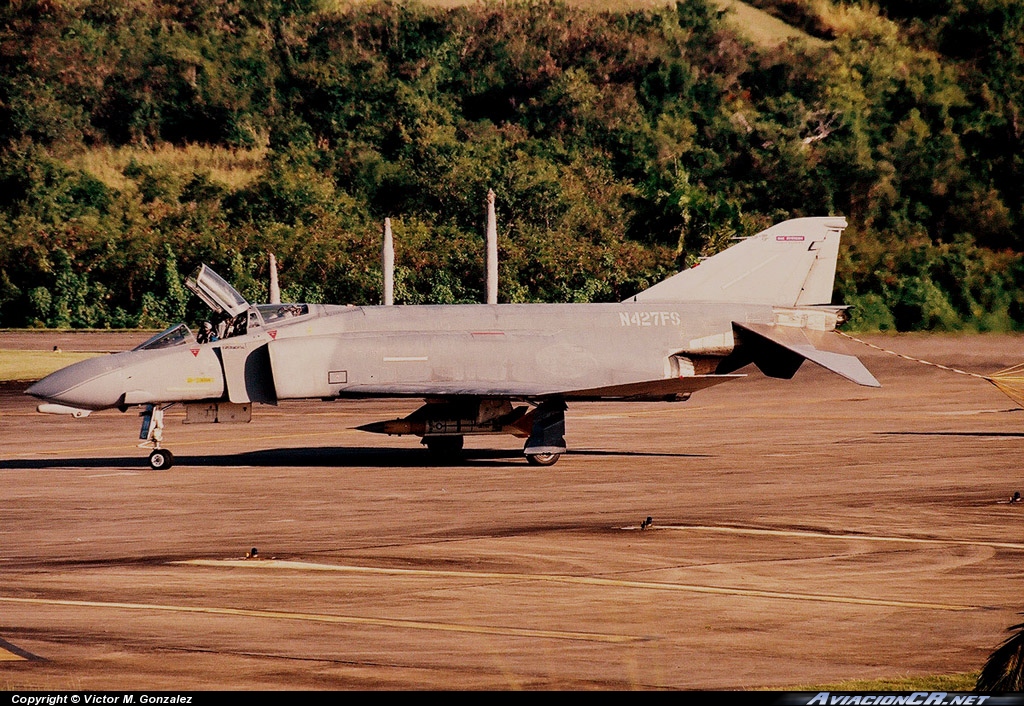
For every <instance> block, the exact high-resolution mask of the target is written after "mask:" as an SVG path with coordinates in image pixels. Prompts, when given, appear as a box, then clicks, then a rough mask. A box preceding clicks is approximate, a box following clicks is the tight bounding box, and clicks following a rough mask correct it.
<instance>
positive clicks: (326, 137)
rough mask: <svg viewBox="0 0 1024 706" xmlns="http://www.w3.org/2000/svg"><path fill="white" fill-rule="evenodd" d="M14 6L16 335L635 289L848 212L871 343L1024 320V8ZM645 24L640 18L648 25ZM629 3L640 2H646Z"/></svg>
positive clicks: (0, 179)
mask: <svg viewBox="0 0 1024 706" xmlns="http://www.w3.org/2000/svg"><path fill="white" fill-rule="evenodd" d="M751 4H754V5H756V6H758V7H761V8H762V9H765V10H767V11H769V12H771V13H773V14H775V15H777V16H778V17H781V18H783V19H785V20H786V21H787V22H789V23H790V24H792V25H794V26H796V27H800V28H801V29H802V30H804V31H805V32H807V33H808V34H809V35H810V36H811V37H813V38H815V40H816V41H801V40H798V39H797V40H791V41H788V42H786V43H783V44H780V45H777V46H771V47H766V46H763V45H757V44H754V43H752V42H750V41H748V40H747V39H745V38H744V36H743V34H742V33H741V32H738V31H737V29H736V27H735V25H733V24H730V23H729V22H728V21H727V20H728V17H726V16H724V14H723V11H722V10H720V9H719V7H718V6H717V5H716V4H714V2H712V0H685V1H684V2H679V3H676V4H674V5H671V6H669V5H666V6H665V7H664V8H658V7H655V6H653V4H647V5H645V4H642V3H641V4H636V3H634V4H632V5H631V4H630V3H628V2H623V9H622V10H619V11H615V12H597V11H594V10H588V9H585V8H583V7H581V6H579V5H577V4H568V5H567V4H561V3H557V2H522V3H519V2H500V3H499V2H481V3H478V4H468V3H467V4H464V5H462V4H458V3H444V4H438V5H430V4H416V3H396V2H384V3H370V2H360V3H342V2H326V1H322V0H321V1H318V0H208V1H207V2H203V3H181V2H172V1H171V0H95V1H91V0H11V1H9V2H6V3H2V4H0V65H2V70H0V326H3V327H22V326H55V327H57V326H60V327H65V326H72V327H134V326H159V325H162V324H164V323H168V322H171V321H174V320H180V319H181V318H183V317H187V316H191V315H194V314H195V312H194V311H190V310H189V309H188V307H189V306H194V304H192V303H190V301H189V298H188V297H187V296H186V292H185V290H184V289H183V287H182V278H183V275H184V274H187V272H188V271H189V270H191V268H194V267H196V266H198V264H199V263H201V262H206V263H208V264H210V265H211V266H212V267H214V269H216V270H218V271H219V272H221V273H222V274H223V275H225V277H226V278H228V279H229V280H231V281H232V282H233V283H235V284H236V286H238V287H239V289H240V290H241V291H242V292H243V293H244V294H246V295H247V296H248V297H250V298H251V299H252V300H265V299H266V296H267V290H266V282H267V267H268V265H267V254H268V253H274V254H275V255H276V256H277V258H278V261H279V262H280V276H281V282H282V288H283V297H284V298H285V299H290V300H299V301H309V302H320V301H329V302H338V303H378V302H379V301H380V298H381V274H380V264H379V261H380V257H379V252H380V240H381V235H380V234H381V226H382V222H383V219H384V218H385V217H390V219H391V222H392V226H393V230H394V236H395V242H396V264H397V268H396V289H395V296H396V302H398V303H459V302H474V301H482V300H483V289H484V262H483V253H484V248H483V245H482V237H483V230H484V221H483V217H484V200H485V196H486V194H487V191H488V189H493V190H494V191H495V192H496V194H497V210H498V224H499V247H500V253H501V261H500V278H501V283H500V298H501V300H502V301H516V302H522V301H560V302H561V301H616V300H621V299H624V298H626V297H628V296H630V295H632V294H633V293H635V292H637V291H638V290H639V289H641V288H644V287H646V286H649V285H651V284H653V283H654V282H656V281H658V280H659V279H661V278H663V277H665V276H667V275H668V274H670V273H672V272H674V271H676V270H678V269H680V268H682V267H686V266H689V265H692V264H693V263H695V262H696V261H698V260H699V258H700V257H703V256H706V255H708V254H711V253H714V252H716V251H717V250H719V249H721V248H723V247H725V246H726V245H728V244H729V242H730V241H731V239H733V238H736V237H743V236H748V235H752V234H753V233H755V232H757V231H758V230H761V229H763V228H765V227H767V226H769V225H771V224H772V223H774V222H777V221H780V220H783V219H785V218H790V217H795V216H805V215H829V214H839V215H845V216H846V217H847V218H848V220H849V222H850V228H849V229H848V230H847V231H846V235H845V237H844V248H843V250H842V254H841V261H840V266H839V276H838V279H837V292H836V301H844V302H846V303H848V304H851V305H853V306H854V307H855V309H854V316H853V322H852V323H853V325H854V326H855V327H856V328H859V329H862V330H864V329H882V330H893V329H896V330H924V329H945V330H949V329H969V330H1024V3H1021V2H1019V0H881V1H877V2H875V3H872V4H870V5H869V4H860V3H841V2H828V1H827V0H752V2H751ZM631 7H632V8H634V9H630V8H631ZM637 8H638V9H637Z"/></svg>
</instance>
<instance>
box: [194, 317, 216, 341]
mask: <svg viewBox="0 0 1024 706" xmlns="http://www.w3.org/2000/svg"><path fill="white" fill-rule="evenodd" d="M216 340H217V334H216V332H215V331H214V330H213V324H211V323H210V322H209V321H204V322H203V325H202V326H200V327H199V331H198V333H196V342H197V343H210V342H211V341H216Z"/></svg>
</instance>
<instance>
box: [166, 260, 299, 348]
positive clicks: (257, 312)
mask: <svg viewBox="0 0 1024 706" xmlns="http://www.w3.org/2000/svg"><path fill="white" fill-rule="evenodd" d="M185 286H186V287H188V288H189V289H190V290H191V291H192V292H193V293H194V294H195V295H196V296H197V297H199V298H200V299H202V300H203V301H204V302H205V303H206V305H207V306H209V307H210V308H211V309H212V310H213V311H214V313H215V314H217V318H218V321H216V322H215V323H214V324H213V326H212V329H213V330H212V335H211V333H208V332H207V331H200V336H198V337H197V339H196V340H197V341H198V342H199V343H208V342H210V341H212V340H218V339H225V338H232V337H234V336H241V335H243V334H245V333H249V332H251V331H252V330H253V329H255V328H261V327H263V326H265V325H267V324H271V323H276V322H278V321H281V320H283V319H289V318H293V317H296V316H305V315H306V314H308V313H309V305H308V304H259V305H257V306H252V305H250V304H249V302H247V301H246V300H245V297H243V296H242V295H241V294H239V293H238V290H236V289H235V288H234V287H232V286H231V285H230V284H228V282H227V281H226V280H225V279H224V278H223V277H221V276H220V275H218V274H217V273H216V272H214V271H213V270H211V269H210V268H209V267H207V266H206V265H200V266H199V268H198V269H197V270H196V271H195V272H193V273H192V274H191V275H189V276H188V277H187V278H186V279H185ZM190 335H191V334H190Z"/></svg>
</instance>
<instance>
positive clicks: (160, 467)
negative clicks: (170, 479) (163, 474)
mask: <svg viewBox="0 0 1024 706" xmlns="http://www.w3.org/2000/svg"><path fill="white" fill-rule="evenodd" d="M173 465H174V454H172V453H171V452H170V451H168V450H167V449H154V451H153V453H151V454H150V455H149V467H150V468H152V469H153V470H154V471H166V470H167V469H168V468H170V467H171V466H173Z"/></svg>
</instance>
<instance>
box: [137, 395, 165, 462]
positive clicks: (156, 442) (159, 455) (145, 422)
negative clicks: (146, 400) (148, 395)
mask: <svg viewBox="0 0 1024 706" xmlns="http://www.w3.org/2000/svg"><path fill="white" fill-rule="evenodd" d="M139 416H140V417H142V428H141V429H139V438H140V439H142V443H141V444H139V448H140V449H146V448H152V449H153V451H152V452H151V453H150V454H149V467H150V468H152V469H153V470H154V471H166V470H167V469H168V468H170V467H171V466H173V465H174V454H172V453H171V452H170V451H168V450H167V449H164V448H161V447H160V442H161V441H163V438H164V410H163V409H161V408H159V407H156V406H154V405H151V404H150V405H146V409H145V410H143V411H142V412H140V413H139Z"/></svg>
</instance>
